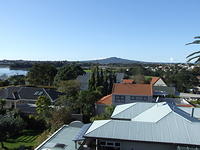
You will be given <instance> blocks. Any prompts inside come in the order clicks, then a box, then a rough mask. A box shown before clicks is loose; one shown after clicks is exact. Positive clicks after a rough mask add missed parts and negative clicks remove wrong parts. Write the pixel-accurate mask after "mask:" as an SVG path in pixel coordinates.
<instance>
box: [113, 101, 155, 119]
mask: <svg viewBox="0 0 200 150" xmlns="http://www.w3.org/2000/svg"><path fill="white" fill-rule="evenodd" d="M154 105H155V103H145V102H137V103H131V104H124V106H127V109H123V108H124V106H123V105H117V106H116V107H115V110H114V112H113V114H112V116H111V118H113V119H132V118H134V117H136V116H137V115H139V114H140V113H142V112H144V111H145V110H147V109H149V108H151V107H152V106H154ZM128 106H129V107H128Z"/></svg>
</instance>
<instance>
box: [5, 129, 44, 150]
mask: <svg viewBox="0 0 200 150" xmlns="http://www.w3.org/2000/svg"><path fill="white" fill-rule="evenodd" d="M40 134H41V131H37V130H23V131H22V132H21V133H20V134H18V135H16V136H13V137H10V138H8V139H7V140H6V141H4V142H3V144H4V147H6V148H7V149H9V150H18V149H20V148H25V149H33V147H34V146H35V145H36V139H37V138H38V136H39V135H40ZM1 148H2V147H1Z"/></svg>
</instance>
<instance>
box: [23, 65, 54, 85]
mask: <svg viewBox="0 0 200 150" xmlns="http://www.w3.org/2000/svg"><path fill="white" fill-rule="evenodd" d="M56 73H57V69H56V68H55V67H54V66H53V65H51V64H47V63H42V64H34V65H33V67H32V68H31V69H30V71H29V72H28V74H27V81H28V82H29V84H31V85H46V86H51V85H52V84H53V81H54V77H55V75H56Z"/></svg>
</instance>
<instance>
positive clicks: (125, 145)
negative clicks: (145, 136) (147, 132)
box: [120, 142, 177, 150]
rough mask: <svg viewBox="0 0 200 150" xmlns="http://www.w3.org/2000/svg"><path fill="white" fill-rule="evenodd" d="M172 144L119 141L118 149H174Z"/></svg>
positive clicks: (174, 146)
mask: <svg viewBox="0 0 200 150" xmlns="http://www.w3.org/2000/svg"><path fill="white" fill-rule="evenodd" d="M176 149H177V148H176V145H174V144H161V143H146V142H121V149H120V150H176Z"/></svg>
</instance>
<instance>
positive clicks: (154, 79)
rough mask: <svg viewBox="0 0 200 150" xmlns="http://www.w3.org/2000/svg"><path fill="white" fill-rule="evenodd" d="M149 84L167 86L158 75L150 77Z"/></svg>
mask: <svg viewBox="0 0 200 150" xmlns="http://www.w3.org/2000/svg"><path fill="white" fill-rule="evenodd" d="M150 84H152V85H153V86H167V84H166V83H165V82H164V81H163V80H162V79H161V78H160V77H151V81H150Z"/></svg>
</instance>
